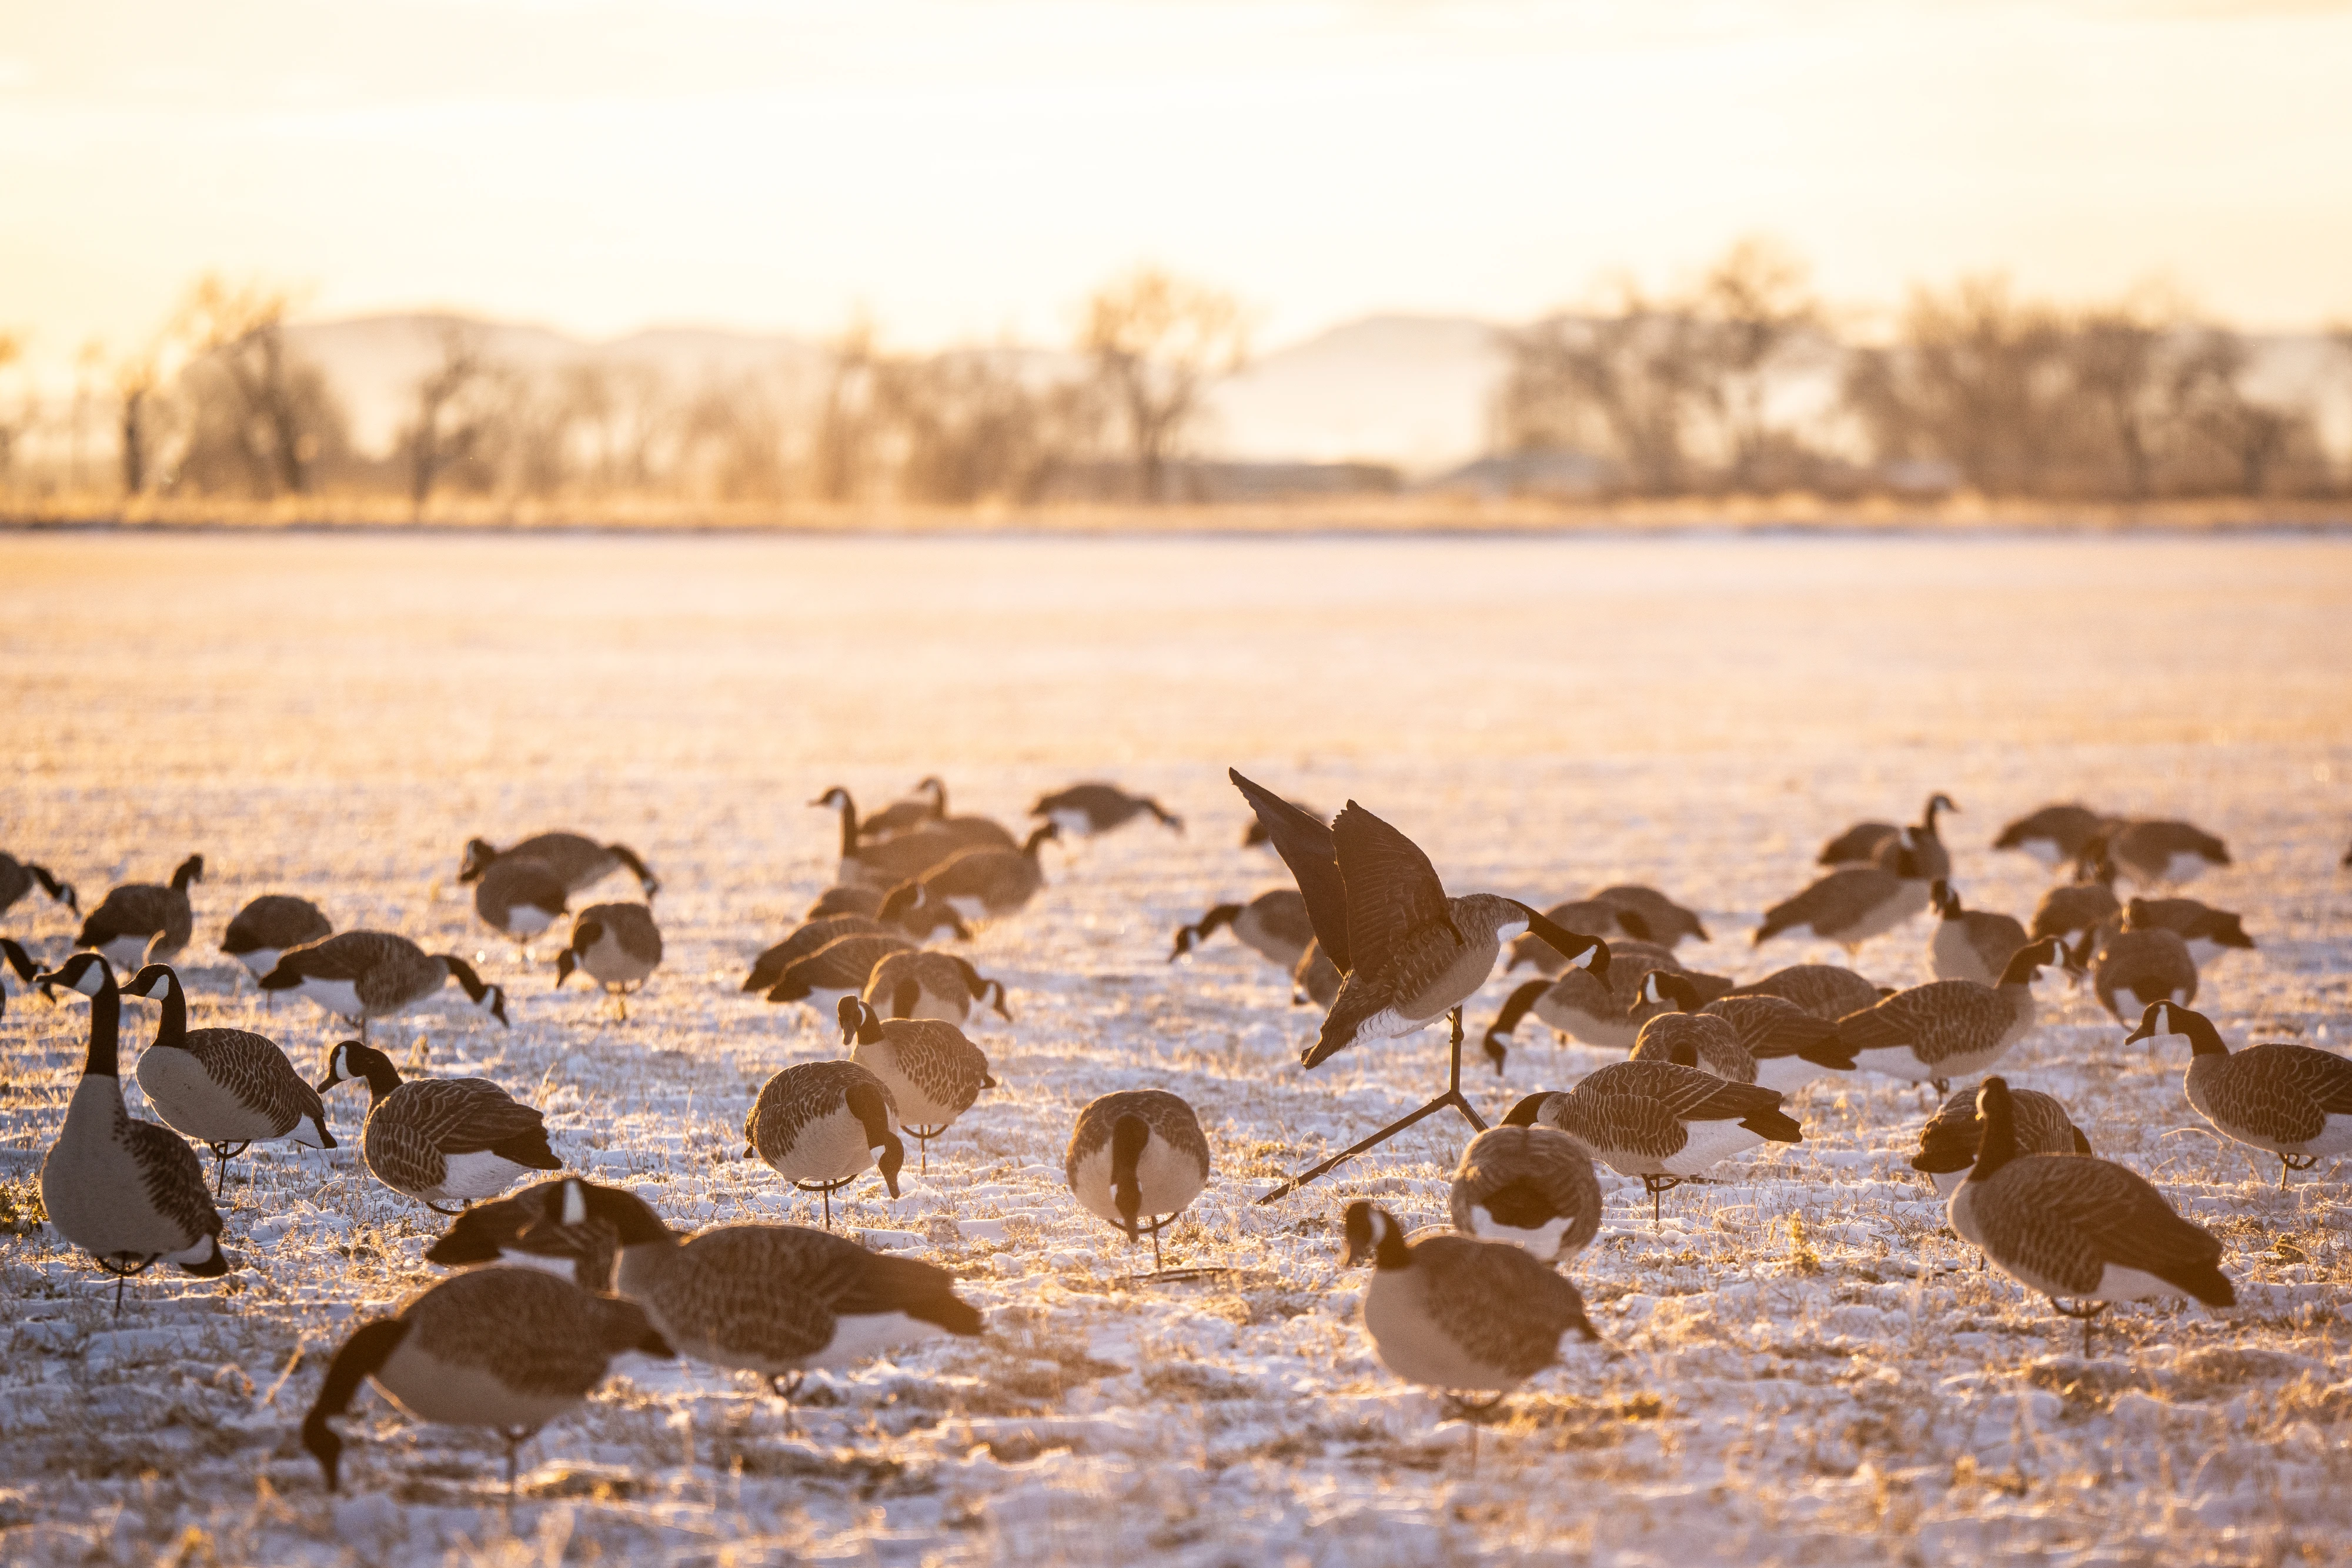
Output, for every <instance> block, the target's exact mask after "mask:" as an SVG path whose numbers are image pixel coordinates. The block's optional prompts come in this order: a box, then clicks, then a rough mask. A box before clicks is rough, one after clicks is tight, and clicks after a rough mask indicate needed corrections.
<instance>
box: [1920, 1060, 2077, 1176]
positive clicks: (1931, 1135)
mask: <svg viewBox="0 0 2352 1568" xmlns="http://www.w3.org/2000/svg"><path fill="white" fill-rule="evenodd" d="M2009 1099H2010V1108H2011V1121H2012V1124H2013V1126H2014V1127H2015V1129H2016V1134H2017V1152H2018V1153H2019V1154H2021V1155H2087V1154H2090V1153H2092V1152H2093V1151H2092V1148H2091V1140H2090V1139H2088V1138H2086V1137H2084V1135H2083V1130H2082V1129H2081V1128H2080V1127H2077V1126H2076V1125H2074V1118H2073V1117H2071V1116H2069V1115H2067V1114H2066V1107H2065V1106H2063V1105H2061V1104H2060V1103H2058V1102H2057V1101H2055V1100H2053V1099H2052V1098H2051V1097H2050V1096H2049V1095H2047V1094H2041V1093H2036V1092H2034V1091H2033V1090H2031V1089H2012V1090H2011V1091H2010V1092H2009ZM1983 1141H1984V1119H1983V1118H1982V1117H1980V1116H1979V1115H1978V1114H1977V1085H1975V1084H1970V1085H1969V1086H1968V1087H1967V1088H1965V1089H1955V1090H1953V1091H1952V1093H1951V1097H1950V1098H1949V1099H1948V1100H1946V1101H1945V1102H1944V1103H1942V1104H1941V1105H1939V1106H1937V1108H1936V1113H1935V1114H1934V1115H1932V1116H1930V1117H1928V1118H1927V1124H1926V1125H1925V1126H1923V1127H1921V1128H1920V1129H1919V1152H1918V1153H1917V1154H1916V1155H1912V1156H1911V1168H1912V1169H1913V1170H1915V1171H1917V1172H1918V1173H1919V1174H1920V1175H1922V1176H1926V1177H1927V1180H1928V1181H1929V1182H1930V1183H1932V1184H1933V1185H1934V1186H1935V1188H1936V1196H1937V1197H1951V1196H1952V1193H1953V1192H1954V1190H1955V1189H1957V1188H1958V1186H1959V1185H1960V1183H1962V1182H1964V1181H1966V1180H1968V1178H1969V1167H1970V1166H1974V1165H1975V1164H1976V1163H1977V1150H1978V1148H1979V1145H1981V1144H1982V1143H1983Z"/></svg>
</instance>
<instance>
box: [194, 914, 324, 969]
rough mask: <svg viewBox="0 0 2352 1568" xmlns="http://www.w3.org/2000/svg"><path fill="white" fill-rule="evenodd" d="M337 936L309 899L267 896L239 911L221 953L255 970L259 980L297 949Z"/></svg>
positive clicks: (222, 937) (223, 934)
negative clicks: (281, 959)
mask: <svg viewBox="0 0 2352 1568" xmlns="http://www.w3.org/2000/svg"><path fill="white" fill-rule="evenodd" d="M334 934H335V925H334V922H332V921H331V920H329V919H328V918H327V916H326V915H325V913H324V912H323V911H321V910H320V908H319V906H318V905H317V904H313V903H311V902H310V900H309V899H307V898H296V897H295V896H294V895H293V894H285V893H265V894H262V895H261V896H260V897H259V898H257V899H255V900H253V902H251V903H250V904H247V905H246V906H245V907H244V908H243V909H240V910H238V911H237V912H236V918H235V919H233V920H231V921H230V922H229V923H228V929H227V930H226V931H225V932H223V933H222V934H221V944H220V950H221V951H222V952H224V953H226V954H227V955H228V956H230V957H232V958H234V959H236V961H237V962H238V963H240V964H242V965H244V966H245V967H247V969H250V970H252V971H253V977H254V978H255V979H257V980H258V979H259V978H261V977H263V976H264V975H267V974H268V973H269V971H270V970H272V969H275V968H276V967H278V959H280V958H282V957H284V956H286V955H287V954H288V953H289V952H291V951H293V950H294V949H295V948H297V947H307V946H310V944H311V943H313V942H319V941H323V940H324V939H325V938H327V937H329V936H333V935H334Z"/></svg>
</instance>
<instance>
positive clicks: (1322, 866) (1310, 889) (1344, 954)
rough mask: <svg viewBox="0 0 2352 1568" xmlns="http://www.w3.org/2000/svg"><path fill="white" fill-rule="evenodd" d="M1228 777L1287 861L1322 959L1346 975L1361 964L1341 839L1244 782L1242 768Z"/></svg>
mask: <svg viewBox="0 0 2352 1568" xmlns="http://www.w3.org/2000/svg"><path fill="white" fill-rule="evenodd" d="M1225 777H1226V778H1228V779H1232V780H1233V782H1234V789H1239V790H1240V791H1241V792H1242V799H1244V800H1247V801H1248V802H1249V803H1250V810H1253V811H1255V812H1256V813H1257V820H1258V821H1259V822H1261V823H1262V824H1264V825H1265V835H1266V837H1267V839H1268V840H1270V841H1272V842H1273V844H1274V851H1275V853H1276V854H1278V855H1280V856H1281V857H1282V863H1283V864H1285V865H1286V866H1288V867H1289V868H1290V874H1291V876H1292V877H1293V878H1295V879H1296V880H1297V883H1298V892H1299V894H1300V896H1302V897H1304V898H1305V899H1306V900H1307V916H1308V918H1309V919H1311V920H1312V921H1313V922H1314V925H1315V940H1316V941H1318V942H1319V943H1320V944H1322V946H1323V956H1325V957H1326V958H1328V959H1329V960H1330V961H1331V964H1332V967H1335V968H1337V969H1338V970H1339V973H1341V974H1343V975H1344V974H1347V973H1348V972H1349V970H1351V969H1353V968H1354V967H1356V964H1355V954H1354V950H1353V949H1352V948H1351V947H1350V946H1349V942H1348V888H1347V884H1346V883H1345V882H1343V881H1342V880H1341V879H1340V876H1339V841H1338V838H1337V836H1336V835H1335V834H1334V833H1333V832H1332V830H1331V829H1330V827H1329V826H1328V825H1327V824H1325V823H1324V822H1322V821H1318V820H1317V819H1316V818H1315V817H1314V816H1312V815H1310V814H1309V813H1307V812H1306V811H1302V810H1299V809H1298V808H1297V807H1296V806H1294V805H1292V804H1291V803H1290V802H1289V801H1287V800H1284V799H1283V798H1282V797H1281V796H1279V795H1277V794H1276V793H1275V792H1274V791H1273V790H1271V789H1267V788H1266V787H1265V785H1263V784H1258V783H1255V782H1254V781H1252V780H1250V779H1244V778H1243V777H1242V775H1241V770H1240V769H1239V768H1226V769H1225Z"/></svg>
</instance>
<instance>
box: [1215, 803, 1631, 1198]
mask: <svg viewBox="0 0 2352 1568" xmlns="http://www.w3.org/2000/svg"><path fill="white" fill-rule="evenodd" d="M1225 776H1226V777H1227V778H1228V779H1232V780H1233V782H1234V788H1236V789H1239V790H1240V791H1241V792H1242V795H1243V798H1244V799H1245V800H1248V801H1249V803H1250V806H1251V808H1252V809H1253V810H1255V811H1256V812H1257V815H1258V820H1259V821H1263V822H1264V823H1265V826H1266V831H1267V832H1268V833H1270V834H1272V835H1273V839H1274V847H1275V849H1276V852H1279V853H1280V854H1281V856H1282V859H1283V863H1284V864H1286V865H1287V866H1288V867H1289V868H1290V873H1291V875H1292V876H1293V877H1294V878H1295V879H1297V883H1298V891H1299V892H1300V893H1301V894H1304V895H1305V896H1306V899H1307V913H1308V915H1310V916H1311V917H1312V918H1313V920H1314V922H1315V936H1316V941H1317V945H1318V946H1319V947H1320V948H1321V949H1322V951H1323V952H1324V954H1325V955H1327V956H1328V957H1329V958H1330V960H1331V964H1332V967H1334V968H1336V969H1337V970H1338V971H1339V973H1340V974H1341V975H1343V976H1345V977H1346V978H1345V979H1344V980H1343V981H1342V982H1341V985H1340V987H1339V996H1338V998H1336V999H1335V1000H1334V1001H1333V1002H1332V1004H1331V1010H1330V1011H1329V1012H1328V1014H1326V1015H1325V1017H1324V1019H1323V1027H1322V1029H1321V1030H1320V1031H1318V1034H1317V1037H1316V1040H1315V1043H1314V1044H1313V1045H1310V1046H1308V1047H1307V1051H1306V1054H1305V1055H1304V1056H1303V1057H1302V1058H1301V1059H1300V1060H1301V1061H1302V1062H1303V1063H1304V1064H1305V1065H1306V1066H1307V1067H1308V1068H1310V1069H1311V1068H1315V1067H1319V1066H1321V1065H1322V1064H1323V1063H1324V1062H1325V1061H1328V1060H1330V1058H1331V1057H1332V1056H1333V1055H1335V1054H1337V1053H1338V1052H1339V1051H1345V1050H1347V1049H1348V1048H1349V1046H1351V1045H1364V1044H1370V1043H1373V1042H1376V1041H1379V1040H1396V1039H1399V1038H1401V1037H1402V1036H1404V1035H1408V1034H1411V1033H1412V1032H1413V1031H1415V1030H1421V1029H1424V1028H1426V1027H1427V1026H1429V1025H1430V1024H1433V1023H1434V1022H1436V1021H1437V1020H1438V1019H1450V1020H1451V1022H1452V1025H1453V1029H1452V1039H1451V1040H1450V1042H1449V1046H1448V1051H1449V1057H1450V1061H1449V1065H1448V1068H1447V1074H1446V1086H1445V1092H1444V1093H1442V1094H1440V1095H1438V1096H1437V1097H1436V1098H1435V1099H1433V1100H1432V1101H1430V1102H1429V1103H1428V1104H1426V1105H1423V1107H1422V1108H1421V1109H1420V1110H1418V1111H1415V1112H1413V1113H1412V1114H1410V1115H1408V1116H1405V1117H1403V1118H1402V1119H1401V1120H1398V1121H1396V1122H1393V1123H1391V1124H1389V1125H1388V1126H1386V1127H1383V1128H1381V1130H1380V1131H1379V1132H1377V1133H1374V1134H1372V1135H1371V1136H1370V1137H1369V1138H1366V1139H1364V1140H1363V1141H1361V1142H1360V1143H1359V1144H1357V1145H1355V1146H1354V1147H1352V1148H1349V1149H1344V1150H1342V1151H1340V1152H1339V1154H1337V1155H1333V1156H1331V1157H1330V1158H1329V1159H1328V1160H1325V1161H1324V1162H1323V1163H1322V1164H1321V1165H1318V1166H1315V1167H1314V1168H1313V1169H1312V1170H1308V1171H1305V1172H1302V1173H1300V1174H1299V1175H1297V1176H1293V1177H1291V1178H1290V1179H1289V1180H1288V1181H1286V1182H1285V1183H1283V1184H1282V1185H1281V1186H1277V1187H1276V1188H1275V1189H1274V1190H1273V1191H1272V1192H1269V1193H1267V1194H1266V1195H1265V1197H1261V1198H1259V1199H1258V1201H1259V1202H1260V1203H1270V1202H1272V1201H1273V1200H1274V1199H1276V1198H1277V1197H1282V1196H1283V1195H1285V1194H1286V1193H1289V1192H1293V1191H1295V1190H1297V1188H1298V1187H1300V1186H1305V1185H1306V1184H1307V1183H1308V1182H1310V1181H1313V1180H1315V1179H1316V1178H1317V1177H1318V1176H1322V1175H1323V1174H1324V1173H1325V1172H1327V1171H1328V1170H1330V1169H1331V1168H1332V1167H1333V1166H1337V1165H1339V1163H1340V1162H1341V1161H1343V1160H1349V1159H1352V1158H1354V1157H1355V1156H1356V1155H1360V1154H1362V1153H1363V1152H1364V1151H1365V1150H1367V1149H1370V1148H1373V1147H1376V1146H1378V1145H1381V1144H1383V1143H1385V1142H1387V1141H1388V1140H1389V1139H1391V1138H1392V1137H1394V1136H1396V1134H1399V1133H1402V1132H1403V1131H1404V1130H1405V1129H1406V1128H1407V1127H1410V1126H1412V1124H1414V1123H1416V1122H1419V1121H1421V1120H1422V1119H1423V1117H1425V1116H1429V1115H1433V1114H1434V1113H1437V1112H1438V1111H1440V1110H1443V1109H1444V1108H1445V1107H1446V1106H1448V1105H1451V1106H1453V1107H1454V1109H1455V1110H1457V1111H1459V1112H1461V1113H1462V1115H1463V1118H1464V1119H1465V1120H1466V1121H1467V1122H1468V1123H1469V1124H1470V1125H1471V1129H1472V1130H1473V1131H1474V1132H1480V1133H1483V1132H1485V1131H1486V1123H1485V1122H1484V1121H1483V1120H1481V1119H1480V1117H1479V1115H1478V1113H1477V1112H1476V1111H1475V1110H1473V1109H1472V1108H1471V1105H1470V1102H1469V1101H1468V1099H1467V1098H1465V1096H1464V1094H1463V1092H1462V1004H1463V1003H1464V1002H1465V1001H1467V1000H1468V999H1469V998H1470V997H1471V996H1473V995H1474V994H1475V992H1476V991H1477V989H1478V988H1479V987H1480V986H1483V985H1485V984H1486V977H1488V976H1489V975H1491V974H1493V973H1494V970H1495V961H1496V959H1497V958H1499V957H1500V956H1502V951H1503V944H1504V943H1505V942H1507V941H1509V940H1510V939H1511V938H1513V937H1515V936H1519V935H1520V934H1521V933H1522V932H1528V931H1532V932H1533V933H1534V934H1535V935H1537V936H1540V937H1542V938H1543V939H1544V940H1545V941H1547V942H1549V943H1550V944H1551V945H1552V946H1553V947H1554V948H1555V949H1556V950H1558V951H1559V953H1560V954H1561V955H1562V956H1565V957H1566V958H1567V959H1568V961H1569V965H1570V967H1571V968H1577V969H1589V970H1590V971H1591V974H1592V975H1593V976H1594V977H1596V978H1598V979H1600V980H1601V981H1603V982H1606V980H1607V979H1608V977H1609V946H1608V945H1607V944H1606V943H1604V942H1601V941H1599V940H1597V939H1596V938H1593V937H1590V936H1578V935H1576V934H1575V933H1573V932H1570V931H1563V930H1561V929H1560V928H1559V926H1557V925H1553V924H1552V923H1551V922H1550V921H1549V920H1547V919H1545V918H1544V917H1543V916H1542V915H1538V913H1536V912H1535V911H1534V910H1532V909H1530V908H1528V906H1527V905H1526V904H1521V903H1520V902H1519V901H1518V900H1517V899H1515V898H1503V897H1499V896H1497V895H1496V894H1490V893H1478V894H1469V895H1467V896H1466V897H1462V898H1451V897H1448V896H1447V895H1446V892H1445V886H1444V883H1441V882H1440V881H1439V880H1438V877H1437V870H1436V868H1435V867H1433V866H1432V865H1431V864H1430V863H1429V857H1428V856H1427V855H1425V854H1423V853H1422V852H1421V849H1420V846H1418V845H1416V844H1415V843H1414V842H1413V841H1412V840H1411V839H1408V838H1406V837H1405V836H1404V835H1403V834H1402V833H1401V832H1399V831H1396V829H1394V828H1392V827H1391V826H1390V825H1389V824H1388V823H1386V822H1384V821H1381V819H1380V818H1378V817H1375V816H1374V815H1372V814H1371V813H1370V811H1367V810H1364V809H1363V808H1362V807H1361V806H1359V805H1357V804H1356V803H1355V802H1354V801H1353V800H1350V801H1349V802H1348V806H1347V809H1346V810H1343V811H1341V812H1340V813H1339V817H1338V818H1337V819H1336V820H1335V821H1333V822H1332V823H1331V824H1330V825H1329V826H1328V827H1327V826H1326V825H1325V824H1323V823H1321V822H1318V821H1316V820H1315V819H1314V818H1312V817H1310V816H1307V814H1306V813H1305V812H1303V811H1299V810H1296V809H1294V808H1293V807H1292V806H1291V805H1290V804H1289V802H1287V801H1286V800H1283V799H1282V798H1281V797H1279V796H1277V795H1276V794H1274V793H1273V792H1271V791H1270V790H1267V789H1264V788H1263V787H1261V786H1259V785H1257V784H1255V783H1253V782H1251V781H1250V780H1249V779H1244V778H1243V777H1242V775H1241V773H1240V772H1239V771H1238V770H1237V769H1233V768H1228V769H1227V770H1226V775H1225ZM1499 1066H1500V1063H1499V1061H1498V1062H1497V1067H1498V1068H1499Z"/></svg>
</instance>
